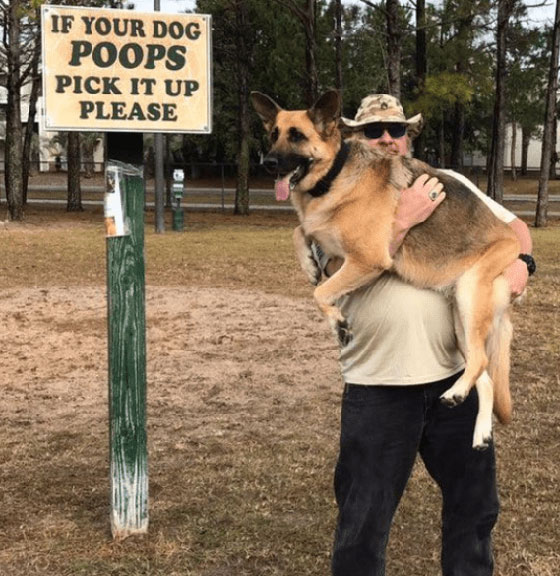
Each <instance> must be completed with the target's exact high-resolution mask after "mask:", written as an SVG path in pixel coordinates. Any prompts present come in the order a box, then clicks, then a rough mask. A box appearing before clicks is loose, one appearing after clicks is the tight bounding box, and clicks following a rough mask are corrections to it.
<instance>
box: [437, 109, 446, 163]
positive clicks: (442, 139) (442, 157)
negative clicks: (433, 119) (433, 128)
mask: <svg viewBox="0 0 560 576" xmlns="http://www.w3.org/2000/svg"><path fill="white" fill-rule="evenodd" d="M438 143H439V166H438V168H445V114H444V113H443V112H442V113H441V118H440V121H439V128H438Z"/></svg>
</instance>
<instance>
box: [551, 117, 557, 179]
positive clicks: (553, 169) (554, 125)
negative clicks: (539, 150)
mask: <svg viewBox="0 0 560 576" xmlns="http://www.w3.org/2000/svg"><path fill="white" fill-rule="evenodd" d="M557 133H558V113H557V111H556V107H555V110H554V118H553V119H552V137H551V142H552V154H551V155H550V179H551V180H556V178H557V177H558V176H557V174H556V163H557V162H558V152H557V150H556V139H557V137H558V134H557Z"/></svg>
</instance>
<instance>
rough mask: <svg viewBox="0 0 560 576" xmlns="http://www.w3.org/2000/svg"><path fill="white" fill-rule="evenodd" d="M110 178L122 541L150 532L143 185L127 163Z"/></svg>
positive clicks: (116, 502)
mask: <svg viewBox="0 0 560 576" xmlns="http://www.w3.org/2000/svg"><path fill="white" fill-rule="evenodd" d="M111 174H112V178H114V180H113V181H112V185H114V186H115V187H117V192H118V193H119V194H120V195H121V196H122V209H123V210H122V211H123V217H124V230H125V234H126V235H124V236H118V237H108V238H107V287H108V328H109V435H110V470H111V473H110V474H111V531H112V534H113V538H115V539H117V540H122V539H123V538H126V537H127V536H130V535H132V534H139V533H145V532H147V529H148V453H147V433H146V402H147V398H146V397H147V392H146V314H145V266H144V182H143V175H142V169H141V168H139V167H136V166H132V165H130V164H124V163H120V162H114V161H110V162H109V166H108V176H109V175H111ZM109 181H111V178H109V177H108V182H109Z"/></svg>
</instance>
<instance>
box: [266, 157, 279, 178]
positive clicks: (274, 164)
mask: <svg viewBox="0 0 560 576" xmlns="http://www.w3.org/2000/svg"><path fill="white" fill-rule="evenodd" d="M263 165H264V167H265V169H266V171H267V172H269V173H271V174H276V172H278V157H277V156H275V155H273V154H269V155H268V156H266V157H265V159H264V160H263Z"/></svg>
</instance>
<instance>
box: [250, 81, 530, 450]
mask: <svg viewBox="0 0 560 576" xmlns="http://www.w3.org/2000/svg"><path fill="white" fill-rule="evenodd" d="M251 96H252V102H253V106H254V108H255V110H256V112H257V114H258V115H259V116H260V118H261V120H262V121H263V124H264V127H265V129H266V131H267V133H268V135H269V138H270V142H271V149H270V152H269V153H268V155H267V156H266V158H265V166H266V167H267V168H268V169H269V171H271V172H276V173H277V175H278V177H279V178H280V180H278V181H277V183H276V196H277V199H279V200H286V199H287V198H288V196H291V200H292V203H293V205H294V207H295V209H296V211H297V214H298V216H299V220H300V226H298V227H297V228H296V230H295V231H294V244H295V248H296V252H297V255H298V257H299V260H300V263H301V266H302V268H303V270H304V272H306V273H307V275H308V277H309V279H310V280H311V282H312V283H313V284H315V285H317V284H318V283H319V279H320V276H321V273H320V271H319V270H318V267H317V265H316V264H315V260H314V258H313V256H312V252H311V243H312V241H316V242H317V243H319V245H320V246H321V248H322V249H323V250H324V252H325V253H326V254H328V255H329V256H331V257H335V256H336V257H339V258H342V259H343V261H344V262H343V265H342V266H341V267H340V269H339V270H338V271H337V272H336V273H335V274H333V275H332V276H331V277H330V278H328V279H326V280H325V282H323V283H322V284H320V285H318V286H317V288H316V289H315V291H314V297H315V300H316V301H317V304H318V305H319V308H320V309H321V311H322V312H323V313H324V314H325V315H326V316H327V318H328V320H329V322H330V324H331V327H332V328H333V329H334V331H335V333H336V334H337V335H338V338H339V340H340V343H341V345H342V346H344V345H346V344H347V343H348V342H349V341H350V339H351V337H352V334H351V327H349V326H348V324H347V322H346V320H345V319H344V317H343V316H342V314H341V311H340V309H339V308H338V307H337V306H336V302H337V300H338V299H339V298H340V297H341V296H343V295H345V294H348V293H349V292H352V291H353V290H356V289H357V288H359V287H361V286H364V285H366V284H369V283H371V282H372V281H373V280H375V279H376V278H377V277H378V276H379V275H381V274H382V273H383V272H384V271H386V270H391V271H392V272H394V273H396V274H398V275H399V276H400V277H401V278H403V279H404V280H406V281H408V282H410V283H412V284H414V285H416V286H418V287H423V288H432V289H434V290H438V291H443V292H445V293H447V294H449V295H450V296H451V295H452V297H453V299H454V321H455V330H456V333H457V340H458V343H459V347H460V349H461V351H462V352H463V355H464V356H465V372H464V373H463V375H462V376H461V377H460V378H459V379H458V380H457V382H455V384H454V385H453V386H452V387H451V388H450V389H449V390H447V391H446V392H445V393H444V394H443V395H442V397H441V400H442V402H444V403H445V404H447V405H449V406H456V405H458V404H460V403H461V402H463V400H464V399H465V398H466V397H467V395H468V393H469V391H470V390H471V388H472V386H473V385H476V388H477V391H478V396H479V412H478V415H477V419H476V424H475V430H474V436H473V448H475V449H485V448H486V447H487V446H488V444H489V442H490V440H491V438H492V411H493V410H494V412H495V413H496V415H497V416H498V419H499V420H500V421H501V422H502V423H507V422H509V421H510V419H511V412H512V408H511V396H510V391H509V350H510V343H511V332H512V331H511V323H510V320H509V312H508V309H509V304H510V290H509V286H508V283H507V281H506V279H505V278H504V277H503V275H502V272H503V271H504V270H505V268H506V267H507V266H508V265H509V264H511V263H512V262H514V261H515V260H516V259H517V257H518V255H519V251H520V246H519V242H518V240H517V237H516V236H515V234H514V232H513V231H512V229H511V228H510V226H508V225H507V224H505V223H503V222H502V221H500V220H499V219H498V218H497V217H496V216H494V214H493V213H492V212H491V211H490V210H489V208H488V207H487V206H486V205H485V204H484V203H483V202H482V201H481V200H480V198H478V197H477V196H476V195H475V194H474V193H473V192H472V191H471V190H469V189H468V188H467V187H466V186H465V185H464V184H462V183H461V182H459V181H457V180H456V179H454V178H452V177H449V176H448V175H446V174H444V173H442V172H439V171H438V170H436V169H434V168H432V167H430V166H428V165H426V164H424V163H422V162H420V161H418V160H414V159H411V158H404V157H400V156H394V155H387V154H386V153H384V152H382V151H380V150H378V149H374V148H370V147H369V146H367V144H366V143H363V142H360V140H359V139H358V138H355V139H352V138H350V139H349V140H348V141H343V139H342V134H341V131H340V128H339V120H340V98H339V95H338V93H337V92H336V91H330V92H327V93H326V94H324V95H323V96H322V97H321V98H319V100H318V101H317V102H316V103H315V105H314V106H313V107H312V108H311V109H309V110H296V111H288V110H283V109H282V108H280V106H278V104H276V102H274V100H272V99H271V98H269V97H268V96H266V95H264V94H261V93H259V92H253V93H252V95H251ZM424 173H428V174H429V175H430V176H436V177H437V178H438V179H439V180H440V182H442V184H443V185H444V190H445V192H446V199H445V200H444V201H443V203H442V204H441V205H440V206H439V207H438V208H437V209H436V210H435V211H434V213H433V214H432V215H431V216H430V217H429V218H428V219H427V220H426V221H425V222H423V223H422V224H419V225H417V226H415V227H414V228H412V229H411V230H410V231H409V232H408V234H407V235H406V237H405V239H404V241H403V243H402V245H401V247H400V248H399V250H398V252H397V253H396V254H395V255H394V256H393V257H391V255H390V253H389V244H390V241H391V238H392V232H393V222H394V217H395V211H396V208H397V203H398V200H399V195H400V192H401V190H403V189H405V188H407V187H409V186H410V185H411V183H412V182H413V181H414V180H415V178H417V177H418V176H420V175H421V174H424Z"/></svg>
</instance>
